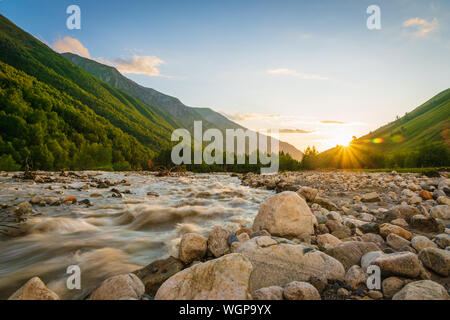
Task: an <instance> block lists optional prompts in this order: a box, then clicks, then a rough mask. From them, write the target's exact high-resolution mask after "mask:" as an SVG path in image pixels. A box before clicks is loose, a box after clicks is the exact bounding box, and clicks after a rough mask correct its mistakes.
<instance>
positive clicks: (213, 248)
mask: <svg viewBox="0 0 450 320" xmlns="http://www.w3.org/2000/svg"><path fill="white" fill-rule="evenodd" d="M228 235H229V234H228V231H227V230H225V229H224V228H222V227H219V226H215V227H214V228H212V230H211V232H210V233H209V237H208V242H207V243H208V250H209V252H211V253H212V255H213V256H214V257H216V258H218V257H221V256H223V255H224V254H227V253H229V252H230V247H229V246H228Z"/></svg>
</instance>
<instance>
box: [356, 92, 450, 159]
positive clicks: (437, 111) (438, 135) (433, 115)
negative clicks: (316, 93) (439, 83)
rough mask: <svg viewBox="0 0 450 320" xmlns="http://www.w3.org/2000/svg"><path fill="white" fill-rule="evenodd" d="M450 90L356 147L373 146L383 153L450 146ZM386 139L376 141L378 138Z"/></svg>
mask: <svg viewBox="0 0 450 320" xmlns="http://www.w3.org/2000/svg"><path fill="white" fill-rule="evenodd" d="M449 134H450V89H447V90H445V91H443V92H441V93H439V94H437V95H436V96H434V97H433V98H431V99H430V100H428V101H427V102H425V103H424V104H422V105H421V106H419V107H417V108H416V109H414V110H413V111H411V112H409V113H407V114H405V116H403V117H401V118H399V119H397V120H395V121H393V122H391V123H389V124H387V125H385V126H383V127H381V128H379V129H377V130H375V131H373V132H371V133H370V134H368V135H365V136H363V137H361V138H359V139H357V140H356V141H354V144H356V145H358V144H359V145H366V146H370V148H371V149H373V150H376V151H380V152H393V151H408V150H414V149H418V148H419V147H420V146H422V145H423V144H424V143H441V144H445V145H447V146H448V147H450V136H449ZM376 138H378V139H380V138H381V139H382V141H381V140H378V141H375V142H379V143H373V140H374V139H376Z"/></svg>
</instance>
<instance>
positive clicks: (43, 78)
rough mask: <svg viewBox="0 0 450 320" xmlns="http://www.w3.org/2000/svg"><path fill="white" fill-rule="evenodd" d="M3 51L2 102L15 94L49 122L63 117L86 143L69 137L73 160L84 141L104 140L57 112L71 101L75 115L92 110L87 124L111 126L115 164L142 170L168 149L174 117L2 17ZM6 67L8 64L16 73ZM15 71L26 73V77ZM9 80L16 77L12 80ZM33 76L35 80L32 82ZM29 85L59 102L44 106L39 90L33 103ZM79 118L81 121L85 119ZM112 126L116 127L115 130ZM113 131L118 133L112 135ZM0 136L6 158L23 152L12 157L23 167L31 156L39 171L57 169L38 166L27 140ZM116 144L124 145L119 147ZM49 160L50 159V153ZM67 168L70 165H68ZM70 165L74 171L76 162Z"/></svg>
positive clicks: (3, 108) (0, 49)
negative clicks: (15, 151)
mask: <svg viewBox="0 0 450 320" xmlns="http://www.w3.org/2000/svg"><path fill="white" fill-rule="evenodd" d="M0 52H1V56H0V61H1V62H2V63H3V64H2V70H3V76H2V99H4V100H3V101H6V102H8V101H9V100H8V99H10V98H8V97H9V94H14V95H16V96H17V97H18V98H17V99H18V101H19V103H23V104H28V105H30V106H31V107H32V109H33V110H35V111H36V112H37V110H39V109H44V110H45V111H46V113H45V114H44V115H43V117H44V118H45V120H46V121H47V122H48V121H49V120H50V117H56V119H57V120H58V121H59V120H61V119H60V118H62V119H63V120H64V122H65V125H64V126H63V127H64V128H66V129H67V130H68V131H73V132H77V133H78V134H80V135H81V136H82V137H83V139H84V140H82V141H75V140H76V139H75V138H74V136H73V135H69V137H67V136H66V137H67V138H68V139H69V140H70V141H71V142H73V143H74V144H75V146H74V147H72V149H71V150H70V152H69V155H70V156H71V157H72V159H73V155H75V154H76V152H79V151H81V149H82V148H83V144H84V143H86V146H85V147H86V148H87V146H88V145H89V142H92V143H94V142H95V141H96V140H98V141H97V142H98V143H100V142H101V141H102V139H100V138H99V137H96V136H95V134H92V133H89V132H84V131H83V129H81V128H76V125H77V124H76V123H75V120H74V119H68V118H64V116H65V114H63V113H64V112H65V111H63V110H62V109H53V107H54V105H58V104H62V103H68V101H70V106H69V107H75V108H76V109H75V110H74V113H76V111H77V110H78V111H79V112H80V113H82V112H90V118H89V119H84V120H85V121H88V120H89V121H88V122H89V125H92V126H93V127H96V126H99V128H101V127H103V126H107V127H108V128H110V131H108V133H107V134H106V137H107V139H108V141H110V145H111V148H112V151H111V157H112V159H111V163H116V164H118V163H123V164H124V165H125V166H126V164H127V163H128V164H130V165H131V166H132V167H133V168H142V167H145V166H146V163H147V161H148V158H149V157H151V156H153V155H155V154H157V153H158V152H159V151H160V150H161V149H163V148H166V147H168V146H169V140H170V135H171V132H172V130H173V129H174V128H173V126H172V124H171V123H170V121H169V120H170V119H168V118H165V117H164V116H163V115H161V114H160V110H158V109H157V108H154V107H152V106H148V105H146V104H144V103H143V102H141V101H139V100H137V99H136V98H134V97H132V96H131V95H129V94H127V93H125V92H124V91H121V90H118V89H116V88H114V87H113V86H111V85H109V84H107V83H105V82H103V81H100V80H98V79H97V78H96V77H94V76H92V75H90V74H89V73H87V72H85V71H84V70H83V69H81V68H79V67H78V66H76V65H75V64H73V63H71V62H70V61H68V60H67V59H65V58H64V57H62V56H61V55H59V54H58V53H56V52H54V51H53V50H52V49H50V48H48V47H47V46H46V45H45V44H43V43H41V42H40V41H39V40H37V39H35V38H34V37H33V36H31V35H29V34H28V33H26V32H24V31H23V30H21V29H20V28H18V27H17V26H15V25H14V24H13V23H12V22H10V21H9V20H8V19H6V18H5V17H3V16H1V15H0ZM6 65H9V66H10V67H12V69H11V68H8V66H6ZM14 69H16V70H14ZM17 71H22V72H23V73H24V74H23V73H20V72H17ZM9 76H11V77H12V78H9ZM32 78H34V79H33V80H31V79H32ZM30 81H31V82H32V83H35V82H36V83H37V84H38V86H37V88H38V89H39V90H44V91H49V92H52V93H51V97H52V98H54V99H55V100H54V101H53V102H52V103H50V106H45V107H43V106H42V105H41V102H39V98H40V93H39V92H34V93H33V94H34V95H35V96H34V97H33V98H32V99H31V98H30V97H29V96H28V93H27V92H28V91H29V87H27V83H29V82H30ZM27 90H28V91H27ZM9 91H11V92H9ZM30 99H31V100H32V101H30ZM0 108H1V112H2V119H4V117H5V116H6V115H9V116H13V115H14V116H17V117H19V118H21V120H20V121H25V124H27V125H29V124H30V122H29V121H30V120H29V119H28V118H27V117H26V116H25V115H24V114H15V113H14V112H15V111H14V108H13V107H11V106H10V108H9V109H8V108H7V107H6V106H5V104H2V105H1V106H0ZM51 112H54V113H56V114H53V113H51ZM50 113H51V115H50ZM77 116H79V117H80V118H83V117H84V116H85V115H83V116H82V115H77ZM114 127H116V128H115V129H114V130H113V128H114ZM116 129H117V130H116ZM43 130H44V131H48V130H47V129H46V128H43ZM80 130H81V131H80ZM111 130H112V131H111ZM113 131H114V132H116V133H115V134H113V133H112V132H113ZM0 133H1V137H2V141H1V142H2V144H3V147H2V148H3V149H2V150H0V152H1V153H2V154H6V153H5V151H4V150H10V149H11V147H12V148H14V149H16V148H19V149H20V150H22V151H23V152H24V153H23V154H22V155H21V157H20V158H19V157H18V156H17V154H16V156H15V157H14V160H15V162H16V163H19V164H20V165H22V166H23V165H24V161H25V159H24V157H26V156H25V155H26V154H28V156H29V158H30V159H29V160H30V161H31V164H32V165H34V166H35V168H44V167H45V168H56V167H52V166H50V167H49V164H47V165H46V166H42V164H41V163H40V162H38V161H35V160H33V154H32V153H29V152H28V151H29V150H28V151H27V150H26V149H27V148H28V149H29V147H30V146H28V145H24V144H26V143H27V141H21V142H17V141H15V140H17V139H15V137H14V135H13V134H12V132H7V131H6V130H5V129H4V127H3V126H2V128H1V131H0ZM117 136H120V139H122V138H123V141H127V143H128V145H127V146H125V145H122V144H121V142H120V139H119V138H117ZM47 138H48V137H47V136H45V135H44V138H43V145H42V146H43V147H44V146H46V143H47ZM116 138H117V140H116ZM74 139H75V140H74ZM104 141H106V140H104ZM5 145H8V147H5ZM117 145H121V149H120V148H118V147H117ZM47 149H48V146H47ZM126 149H127V150H126ZM92 152H94V151H92ZM49 157H50V158H51V156H50V155H49ZM66 165H67V163H65V166H66ZM70 165H71V166H74V167H75V164H74V163H71V164H70ZM79 167H80V168H81V167H82V166H81V165H80V166H79ZM83 168H84V167H83Z"/></svg>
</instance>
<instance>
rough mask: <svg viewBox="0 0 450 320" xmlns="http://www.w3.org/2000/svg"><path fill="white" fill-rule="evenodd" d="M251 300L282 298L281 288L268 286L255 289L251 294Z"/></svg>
mask: <svg viewBox="0 0 450 320" xmlns="http://www.w3.org/2000/svg"><path fill="white" fill-rule="evenodd" d="M252 296H253V300H283V288H282V287H280V286H270V287H266V288H261V289H258V290H255V291H254V292H253V294H252Z"/></svg>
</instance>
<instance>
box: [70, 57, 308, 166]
mask: <svg viewBox="0 0 450 320" xmlns="http://www.w3.org/2000/svg"><path fill="white" fill-rule="evenodd" d="M62 55H63V56H64V57H66V58H67V59H69V60H70V61H71V62H73V63H75V64H76V65H78V66H79V67H81V68H82V69H84V70H85V71H87V72H89V73H90V74H92V75H94V76H96V77H97V78H99V79H101V80H103V81H105V82H107V83H109V84H110V85H112V86H114V87H115V88H118V89H121V90H123V91H125V92H127V93H128V94H129V95H131V96H133V97H135V98H136V99H138V100H140V101H142V102H144V103H145V104H147V105H149V106H154V107H156V108H158V109H159V110H160V113H159V114H160V115H161V116H163V117H167V116H171V117H172V118H173V119H174V121H172V122H170V121H169V123H171V125H173V126H174V127H177V125H178V127H183V128H186V129H188V130H189V131H190V132H193V123H194V121H195V120H200V121H202V125H203V128H204V130H206V129H209V128H217V129H219V130H221V131H222V132H225V130H226V129H244V130H246V128H244V127H243V126H241V125H239V124H237V123H235V122H233V121H231V120H229V119H228V118H226V117H225V116H223V115H222V114H220V113H218V112H215V111H214V110H212V109H210V108H196V107H189V106H186V105H184V104H183V103H182V102H181V101H180V100H179V99H177V98H175V97H171V96H169V95H166V94H163V93H161V92H159V91H156V90H154V89H152V88H146V87H143V86H141V85H139V84H137V83H136V82H134V81H132V80H130V79H128V78H126V77H125V76H123V75H122V74H121V73H120V72H119V71H118V70H117V69H115V68H113V67H111V66H107V65H105V64H101V63H99V62H97V61H94V60H91V59H87V58H84V57H81V56H78V55H76V54H73V53H63V54H62ZM262 136H263V135H262ZM279 145H280V151H283V152H285V153H288V154H290V155H291V157H292V158H294V159H296V160H299V161H300V160H301V159H302V157H303V153H302V152H301V151H300V150H298V149H296V148H295V147H294V146H293V145H291V144H289V143H286V142H283V141H280V142H279Z"/></svg>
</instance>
